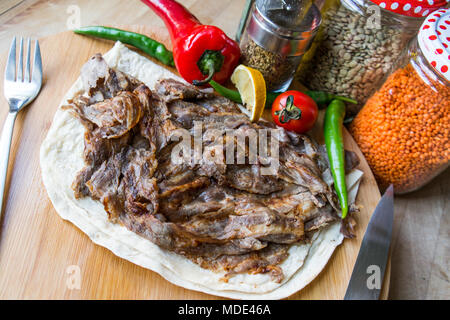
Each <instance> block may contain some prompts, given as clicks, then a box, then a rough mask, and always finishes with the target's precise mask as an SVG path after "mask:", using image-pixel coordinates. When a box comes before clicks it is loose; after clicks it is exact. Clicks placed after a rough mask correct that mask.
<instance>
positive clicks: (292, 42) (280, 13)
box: [238, 0, 321, 91]
mask: <svg viewBox="0 0 450 320" xmlns="http://www.w3.org/2000/svg"><path fill="white" fill-rule="evenodd" d="M320 21H321V16H320V12H319V10H318V9H317V7H316V6H315V5H314V4H313V3H312V0H256V1H255V2H254V4H253V6H252V8H251V11H250V14H249V17H248V21H247V23H246V27H245V29H244V31H243V34H242V36H240V48H241V59H242V63H243V64H244V65H246V66H249V67H252V68H255V69H257V70H259V71H261V73H262V74H263V76H264V79H265V80H266V85H267V90H269V91H285V90H287V88H288V87H289V85H290V84H291V82H292V79H293V77H294V74H295V71H296V70H297V67H298V65H299V63H300V61H301V59H302V56H303V54H304V53H305V52H306V51H307V50H308V48H309V47H310V45H311V42H312V40H313V38H314V36H315V34H316V32H317V29H318V28H319V26H320ZM238 37H239V36H238Z"/></svg>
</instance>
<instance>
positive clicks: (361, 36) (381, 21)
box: [297, 0, 446, 114]
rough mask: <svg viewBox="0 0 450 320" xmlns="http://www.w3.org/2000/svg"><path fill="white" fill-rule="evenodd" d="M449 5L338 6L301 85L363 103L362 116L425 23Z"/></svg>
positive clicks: (387, 2)
mask: <svg viewBox="0 0 450 320" xmlns="http://www.w3.org/2000/svg"><path fill="white" fill-rule="evenodd" d="M445 5H446V0H340V1H339V0H338V1H336V2H334V3H333V4H331V5H330V6H329V7H328V8H327V10H326V11H325V12H324V13H323V21H322V26H321V27H320V29H319V32H318V34H317V37H316V39H315V41H314V42H315V43H313V45H312V47H313V49H314V48H315V52H314V55H313V57H312V59H310V60H305V61H303V62H302V63H301V65H300V67H299V70H298V72H297V75H298V79H299V80H300V82H302V83H303V84H304V85H305V86H306V87H308V88H309V89H311V90H323V91H327V92H331V93H334V94H338V95H342V96H346V97H349V98H352V99H355V100H356V101H358V104H356V105H349V106H348V110H347V113H348V114H356V113H357V112H358V111H359V110H360V109H361V108H362V106H364V104H365V102H366V101H367V99H368V98H369V97H370V96H371V95H372V94H373V92H374V91H375V90H376V89H377V88H378V86H379V84H380V81H381V80H382V79H383V77H384V75H385V74H386V73H387V72H388V71H389V70H390V68H391V67H392V64H393V62H394V61H395V60H396V59H398V57H399V56H400V54H401V52H402V51H403V49H404V48H405V47H406V45H407V44H408V42H409V41H410V40H411V39H412V38H413V37H414V36H415V35H416V34H417V30H418V29H419V27H420V25H421V24H422V23H423V21H424V19H425V17H426V16H427V15H428V14H429V13H431V12H433V11H435V10H438V9H440V8H442V7H444V6H445Z"/></svg>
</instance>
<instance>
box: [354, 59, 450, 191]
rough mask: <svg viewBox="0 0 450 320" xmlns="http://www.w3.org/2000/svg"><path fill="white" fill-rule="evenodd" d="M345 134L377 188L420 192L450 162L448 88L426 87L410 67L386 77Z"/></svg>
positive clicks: (449, 91) (434, 84)
mask: <svg viewBox="0 0 450 320" xmlns="http://www.w3.org/2000/svg"><path fill="white" fill-rule="evenodd" d="M350 131H351V133H352V135H353V137H354V138H355V140H356V142H357V143H358V145H359V147H360V148H361V151H362V152H363V154H364V156H365V157H366V159H367V162H368V163H369V165H370V167H371V169H372V171H373V173H374V175H375V177H376V179H377V181H378V183H379V184H380V186H381V187H382V188H385V187H387V186H388V185H389V184H391V183H393V184H394V190H395V191H396V193H405V192H409V191H413V190H415V189H418V188H420V187H421V186H422V185H424V184H425V183H427V182H429V181H430V180H431V179H432V178H434V177H435V176H436V175H437V174H439V173H440V172H441V171H443V170H444V169H445V168H447V167H448V163H449V161H450V135H449V133H450V88H449V87H448V86H445V85H443V84H442V83H439V82H437V81H436V83H434V82H433V85H432V86H430V85H429V84H425V83H424V81H423V80H422V78H421V77H420V76H419V75H418V74H417V72H416V71H415V70H414V68H413V67H412V66H411V64H408V65H407V66H406V67H404V68H400V69H398V70H397V71H395V72H394V73H393V74H391V75H390V76H389V77H388V79H387V80H386V82H385V83H384V85H383V86H382V87H381V88H380V89H379V90H378V91H377V92H376V93H375V94H374V95H373V96H372V97H371V98H370V99H369V100H368V102H367V103H366V105H365V106H364V108H363V109H362V110H361V111H360V112H359V114H358V115H357V116H356V118H355V119H354V121H353V123H352V125H351V126H350Z"/></svg>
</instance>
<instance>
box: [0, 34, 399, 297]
mask: <svg viewBox="0 0 450 320" xmlns="http://www.w3.org/2000/svg"><path fill="white" fill-rule="evenodd" d="M126 28H128V29H129V30H134V31H136V32H141V33H146V34H148V35H149V36H151V37H153V38H155V39H158V40H159V41H161V42H164V43H166V44H168V45H167V47H169V48H171V46H170V41H168V40H169V39H168V33H167V31H166V30H165V29H155V28H153V29H149V28H145V27H139V26H127V27H126ZM40 45H41V51H42V57H43V65H44V84H43V87H42V90H41V93H40V94H39V96H38V97H37V98H36V100H35V101H34V102H33V103H32V104H31V105H29V106H28V107H27V108H26V109H25V110H23V111H22V112H20V114H19V115H18V117H17V121H16V127H15V130H14V138H13V144H12V149H11V156H10V162H9V174H8V177H7V187H6V191H5V197H6V201H5V205H4V208H3V216H2V219H1V220H0V222H1V229H0V299H215V298H217V297H214V296H211V295H207V294H204V293H199V292H195V291H190V290H186V289H183V288H180V287H177V286H175V285H173V284H171V283H169V282H168V281H166V280H164V279H163V278H162V277H161V276H159V275H158V274H157V273H155V272H152V271H150V270H147V269H144V268H142V267H139V266H136V265H134V264H132V263H130V262H128V261H126V260H123V259H120V258H118V257H116V256H115V255H114V254H112V253H111V252H110V251H109V250H107V249H105V248H103V247H100V246H98V245H95V244H94V243H93V242H92V241H91V240H90V239H89V238H88V237H87V236H86V235H85V234H84V233H82V232H81V231H80V230H79V229H77V228H76V227H75V226H74V225H72V224H71V223H70V222H67V221H64V220H62V219H61V218H60V217H59V215H58V214H57V213H56V212H55V210H54V208H53V206H52V204H51V202H50V200H49V198H48V197H47V193H46V191H45V188H44V186H43V184H42V179H41V172H40V168H39V148H40V145H41V143H42V141H43V139H44V138H45V136H46V134H47V131H48V129H49V127H50V124H51V122H52V119H53V115H54V113H55V111H56V109H57V107H58V105H59V103H60V101H61V99H62V97H63V96H64V95H65V93H66V92H67V91H68V90H69V88H70V87H71V85H72V84H73V83H74V81H75V80H76V79H77V77H78V76H79V72H80V68H81V66H82V65H83V64H84V63H85V62H86V61H87V60H88V58H89V57H90V56H91V55H93V54H94V53H97V52H100V53H104V52H106V51H108V50H109V49H110V48H111V47H112V45H113V42H111V41H103V40H94V39H90V38H87V37H83V36H79V35H75V34H73V33H71V32H63V33H60V34H57V35H54V36H51V37H48V38H44V39H41V40H40ZM6 57H7V53H6V52H5V53H3V54H2V55H1V56H0V70H2V71H1V72H3V70H4V67H5V62H6ZM0 92H3V81H0ZM1 104H2V107H1V108H0V119H1V123H3V120H4V119H5V117H6V114H7V103H6V101H5V100H4V99H2V103H1ZM317 132H320V130H317ZM345 145H346V148H347V149H350V150H353V151H355V152H356V153H357V154H358V156H359V157H360V159H362V161H361V164H360V166H359V169H361V170H362V171H364V178H363V181H362V183H361V186H360V190H359V195H358V199H357V203H358V204H359V205H362V209H361V213H360V215H359V217H358V226H357V228H356V233H357V237H356V239H351V240H349V239H346V240H345V241H344V243H343V244H342V245H341V246H339V247H338V248H337V250H336V251H335V252H334V254H333V256H332V257H331V259H330V261H329V262H328V265H327V266H326V267H325V269H324V270H323V271H322V272H321V273H320V275H319V276H318V277H317V278H316V279H315V280H314V281H313V282H312V283H311V284H310V285H308V286H307V287H306V288H305V289H303V290H302V291H301V292H299V293H297V294H294V295H293V296H291V297H290V299H342V298H343V296H344V294H345V290H346V288H347V284H348V281H349V279H350V275H351V272H352V270H353V266H354V263H355V261H356V257H357V254H358V251H359V248H360V244H361V240H362V237H363V235H364V232H365V229H366V227H367V224H368V221H369V218H370V215H371V214H372V212H373V210H374V208H375V206H376V204H377V203H378V201H379V199H380V192H379V190H378V187H377V184H376V182H375V180H374V178H373V175H372V173H371V171H370V169H369V167H368V165H367V163H366V162H365V160H364V158H363V156H362V155H361V152H360V151H359V149H358V147H357V145H356V144H355V142H354V141H353V139H352V138H351V136H350V135H349V134H348V132H345ZM389 276H390V266H388V269H387V272H386V276H385V281H384V285H383V291H382V297H383V298H386V297H387V292H388V288H389Z"/></svg>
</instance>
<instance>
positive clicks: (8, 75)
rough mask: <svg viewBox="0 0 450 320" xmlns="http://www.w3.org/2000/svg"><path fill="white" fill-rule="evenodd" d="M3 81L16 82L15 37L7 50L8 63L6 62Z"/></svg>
mask: <svg viewBox="0 0 450 320" xmlns="http://www.w3.org/2000/svg"><path fill="white" fill-rule="evenodd" d="M5 79H6V80H10V81H15V80H16V37H14V39H13V41H12V43H11V47H10V48H9V55H8V61H7V62H6V69H5Z"/></svg>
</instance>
